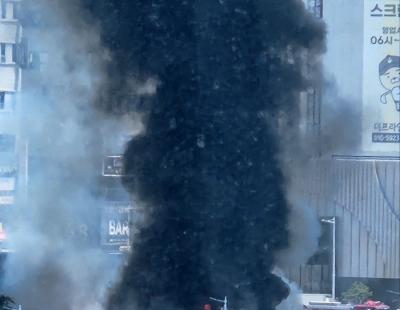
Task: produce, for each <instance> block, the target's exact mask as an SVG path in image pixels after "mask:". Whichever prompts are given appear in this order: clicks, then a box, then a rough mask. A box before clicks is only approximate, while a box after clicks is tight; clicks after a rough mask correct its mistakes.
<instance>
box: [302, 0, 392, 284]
mask: <svg viewBox="0 0 400 310" xmlns="http://www.w3.org/2000/svg"><path fill="white" fill-rule="evenodd" d="M378 2H380V0H377V3H378ZM399 4H400V3H399ZM323 19H324V21H325V22H326V24H327V52H326V55H325V56H324V71H325V74H326V77H327V79H328V81H333V82H334V86H333V87H334V90H335V94H337V98H338V100H339V99H340V98H343V99H344V100H345V102H346V103H347V104H348V105H349V106H348V107H347V108H349V109H348V110H351V111H353V112H355V113H354V115H355V116H354V118H355V119H354V122H355V123H360V124H361V119H362V117H363V116H362V105H363V78H364V77H363V42H364V41H363V40H364V38H363V35H364V31H363V27H364V0H324V1H323ZM399 23H400V21H399ZM399 48H400V46H399ZM325 99H326V97H325ZM328 104H331V105H332V106H330V107H329V106H327V105H328ZM335 105H336V102H335V101H333V100H326V101H325V100H324V99H323V100H322V102H321V110H322V124H324V122H326V121H327V119H328V118H331V115H329V114H328V111H331V110H332V109H335ZM341 108H343V106H341ZM345 108H346V107H345ZM345 112H346V111H344V113H345ZM339 118H340V115H338V119H337V122H340V121H341V119H339ZM357 118H358V119H357ZM322 128H324V126H323V125H322ZM359 128H360V131H361V126H360V127H359ZM325 134H326V135H328V136H329V135H333V134H334V133H332V132H331V133H325ZM344 138H345V137H337V141H338V143H340V139H344ZM360 143H361V141H360ZM327 155H328V159H326V160H322V159H319V160H315V161H313V162H312V163H310V167H309V169H308V170H309V172H310V174H309V175H308V178H309V182H304V175H301V176H299V179H298V182H299V184H298V186H299V188H302V190H303V195H304V196H305V197H307V198H308V201H309V204H310V205H311V206H313V207H315V208H316V209H317V210H318V213H319V215H320V216H335V217H336V218H337V223H338V224H337V225H338V230H337V275H338V277H356V278H385V279H400V194H399V193H400V161H399V160H396V159H393V158H392V159H391V160H390V161H389V160H383V159H381V158H369V159H368V160H366V159H367V158H366V157H365V156H361V157H357V158H355V157H354V156H355V155H363V154H357V153H355V151H354V150H349V154H346V155H347V157H346V158H344V157H335V158H336V159H332V157H331V155H334V154H327ZM398 155H399V156H400V145H399V154H398ZM360 158H361V160H359V159H360Z"/></svg>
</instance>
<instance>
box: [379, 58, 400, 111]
mask: <svg viewBox="0 0 400 310" xmlns="http://www.w3.org/2000/svg"><path fill="white" fill-rule="evenodd" d="M379 78H380V80H381V84H382V86H383V87H384V88H385V89H386V90H387V91H386V92H385V93H383V94H382V95H381V102H382V103H383V104H387V103H394V104H395V106H396V110H397V111H399V112H400V57H399V56H392V55H388V56H386V57H385V58H384V59H383V60H382V61H381V62H380V63H379Z"/></svg>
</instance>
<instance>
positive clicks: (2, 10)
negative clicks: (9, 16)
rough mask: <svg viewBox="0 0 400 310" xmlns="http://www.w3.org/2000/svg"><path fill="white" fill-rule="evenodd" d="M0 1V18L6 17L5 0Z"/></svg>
mask: <svg viewBox="0 0 400 310" xmlns="http://www.w3.org/2000/svg"><path fill="white" fill-rule="evenodd" d="M0 1H1V18H6V2H5V1H4V0H0Z"/></svg>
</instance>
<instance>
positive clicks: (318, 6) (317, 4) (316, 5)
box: [308, 0, 323, 18]
mask: <svg viewBox="0 0 400 310" xmlns="http://www.w3.org/2000/svg"><path fill="white" fill-rule="evenodd" d="M308 8H309V9H310V11H311V12H312V13H313V14H314V15H315V16H316V17H318V18H322V17H323V16H322V15H323V14H322V12H323V0H308Z"/></svg>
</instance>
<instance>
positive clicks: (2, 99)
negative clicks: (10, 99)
mask: <svg viewBox="0 0 400 310" xmlns="http://www.w3.org/2000/svg"><path fill="white" fill-rule="evenodd" d="M5 97H6V93H5V92H3V91H2V92H0V110H3V109H4V102H5Z"/></svg>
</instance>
